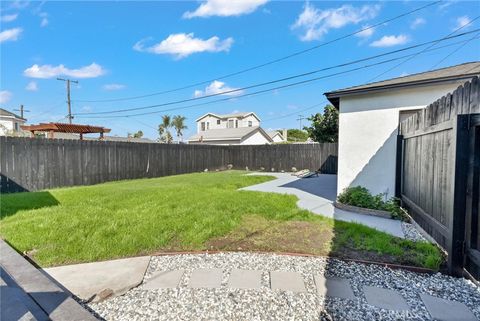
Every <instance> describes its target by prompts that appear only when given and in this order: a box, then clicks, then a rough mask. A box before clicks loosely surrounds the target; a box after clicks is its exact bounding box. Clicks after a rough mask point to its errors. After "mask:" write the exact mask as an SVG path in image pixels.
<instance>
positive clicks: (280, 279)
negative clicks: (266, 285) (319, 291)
mask: <svg viewBox="0 0 480 321" xmlns="http://www.w3.org/2000/svg"><path fill="white" fill-rule="evenodd" d="M270 286H271V288H272V290H282V291H292V292H306V290H305V283H304V282H303V277H302V275H301V274H300V273H297V272H289V271H272V272H270Z"/></svg>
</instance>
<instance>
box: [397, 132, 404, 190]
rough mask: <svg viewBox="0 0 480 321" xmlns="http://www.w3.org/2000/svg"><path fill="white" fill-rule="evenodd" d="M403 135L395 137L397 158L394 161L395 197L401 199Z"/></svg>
mask: <svg viewBox="0 0 480 321" xmlns="http://www.w3.org/2000/svg"><path fill="white" fill-rule="evenodd" d="M402 169H403V135H397V157H396V160H395V197H396V198H399V199H400V198H401V197H402V179H403V173H402V172H403V170H402Z"/></svg>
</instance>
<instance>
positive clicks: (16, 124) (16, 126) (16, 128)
mask: <svg viewBox="0 0 480 321" xmlns="http://www.w3.org/2000/svg"><path fill="white" fill-rule="evenodd" d="M15 131H16V132H18V123H15Z"/></svg>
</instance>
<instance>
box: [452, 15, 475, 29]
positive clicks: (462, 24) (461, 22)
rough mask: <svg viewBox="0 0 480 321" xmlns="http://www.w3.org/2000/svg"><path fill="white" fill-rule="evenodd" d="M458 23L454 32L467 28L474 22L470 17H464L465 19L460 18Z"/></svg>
mask: <svg viewBox="0 0 480 321" xmlns="http://www.w3.org/2000/svg"><path fill="white" fill-rule="evenodd" d="M456 22H457V24H456V25H455V28H453V30H457V29H460V28H462V27H465V26H466V25H469V24H470V23H471V22H472V20H471V19H470V18H469V17H468V16H463V17H458V18H457V20H456ZM465 28H466V27H465Z"/></svg>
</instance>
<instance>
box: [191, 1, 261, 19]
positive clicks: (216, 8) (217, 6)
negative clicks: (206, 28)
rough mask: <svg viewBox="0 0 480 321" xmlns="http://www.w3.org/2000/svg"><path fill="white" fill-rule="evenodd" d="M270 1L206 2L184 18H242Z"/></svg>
mask: <svg viewBox="0 0 480 321" xmlns="http://www.w3.org/2000/svg"><path fill="white" fill-rule="evenodd" d="M267 2H268V0H206V1H203V2H202V4H201V5H200V6H199V7H198V8H197V9H196V10H195V11H193V12H190V11H187V12H185V13H184V14H183V17H184V18H187V19H190V18H194V17H204V18H205V17H211V16H220V17H228V16H240V15H243V14H248V13H252V12H254V11H255V10H256V9H257V8H258V7H260V6H262V5H264V4H265V3H267Z"/></svg>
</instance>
